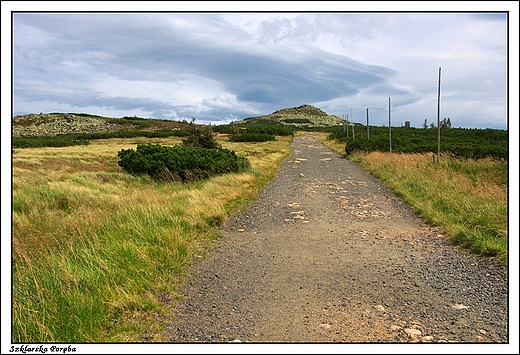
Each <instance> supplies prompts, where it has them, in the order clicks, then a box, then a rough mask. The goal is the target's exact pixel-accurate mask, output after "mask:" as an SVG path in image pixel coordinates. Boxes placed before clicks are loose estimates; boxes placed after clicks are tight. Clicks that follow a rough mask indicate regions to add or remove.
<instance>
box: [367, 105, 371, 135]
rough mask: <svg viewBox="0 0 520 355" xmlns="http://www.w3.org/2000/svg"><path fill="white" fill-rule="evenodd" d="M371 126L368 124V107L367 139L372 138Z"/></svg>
mask: <svg viewBox="0 0 520 355" xmlns="http://www.w3.org/2000/svg"><path fill="white" fill-rule="evenodd" d="M369 127H370V126H369V125H368V108H367V139H370V128H369Z"/></svg>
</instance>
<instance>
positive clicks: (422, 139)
mask: <svg viewBox="0 0 520 355" xmlns="http://www.w3.org/2000/svg"><path fill="white" fill-rule="evenodd" d="M351 132H352V131H350V134H349V137H346V135H345V133H344V132H343V127H338V128H336V129H334V130H332V131H331V133H330V135H329V139H336V140H339V141H342V142H344V143H345V152H346V153H347V154H350V153H352V152H354V151H364V152H372V151H382V152H387V151H389V150H390V139H389V129H388V127H374V126H371V127H370V137H369V138H367V132H366V126H362V125H356V126H355V138H352V136H351V135H352V133H351ZM508 145H509V136H508V131H504V130H498V129H464V128H450V129H441V145H440V150H441V153H447V154H452V155H455V156H458V157H461V158H473V159H481V158H485V157H492V158H497V159H505V160H508V156H509V153H508V148H509V147H508ZM392 152H395V153H429V152H432V153H436V152H437V129H436V128H434V129H431V128H422V129H421V128H408V127H392Z"/></svg>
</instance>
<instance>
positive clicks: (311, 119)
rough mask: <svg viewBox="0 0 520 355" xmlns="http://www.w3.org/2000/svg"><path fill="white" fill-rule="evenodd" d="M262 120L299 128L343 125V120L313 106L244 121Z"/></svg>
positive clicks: (286, 109) (286, 110)
mask: <svg viewBox="0 0 520 355" xmlns="http://www.w3.org/2000/svg"><path fill="white" fill-rule="evenodd" d="M262 120H265V121H274V122H278V123H281V124H284V125H291V126H297V127H298V126H307V127H328V126H335V125H341V124H343V121H342V119H341V118H339V117H338V116H335V115H329V114H328V113H326V112H325V111H323V110H321V109H319V108H317V107H315V106H312V105H301V106H298V107H292V108H284V109H281V110H278V111H275V112H273V113H271V114H269V115H266V116H258V117H249V118H246V119H244V122H245V123H258V122H260V121H262Z"/></svg>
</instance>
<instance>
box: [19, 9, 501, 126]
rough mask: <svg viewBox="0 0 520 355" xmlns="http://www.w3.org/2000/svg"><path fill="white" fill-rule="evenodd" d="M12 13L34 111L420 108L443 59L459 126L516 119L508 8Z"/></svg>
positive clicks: (211, 116) (26, 96)
mask: <svg viewBox="0 0 520 355" xmlns="http://www.w3.org/2000/svg"><path fill="white" fill-rule="evenodd" d="M497 17H498V18H497ZM14 18H15V22H14V31H15V46H14V48H15V52H14V74H15V76H14V79H15V81H14V111H15V113H22V112H28V111H29V108H30V107H33V106H34V105H30V106H29V105H28V103H30V102H40V103H41V102H47V104H46V105H45V106H46V107H53V106H52V103H54V104H55V106H54V107H56V108H59V107H60V106H59V105H69V106H71V107H79V108H90V107H95V106H96V102H98V106H99V109H98V111H100V110H101V111H102V108H105V109H106V110H112V112H114V110H116V111H117V112H125V115H133V112H136V111H139V112H148V113H150V114H152V113H153V114H161V115H163V117H181V116H183V115H195V114H196V115H200V119H203V120H211V121H218V120H224V119H225V117H238V118H240V117H242V118H245V117H250V116H251V115H256V114H268V113H270V112H272V111H275V110H278V109H280V108H283V107H292V106H298V105H301V104H303V103H317V104H320V105H324V106H323V107H321V108H323V109H330V110H333V112H329V113H331V114H338V115H341V114H342V113H344V112H345V111H348V110H349V109H350V107H353V108H356V109H357V110H365V106H367V105H368V106H370V107H372V109H373V111H374V112H377V111H378V110H382V109H380V107H384V106H385V102H386V101H387V99H388V97H389V96H391V97H392V100H393V101H394V102H395V104H396V115H397V114H399V113H400V112H401V113H402V114H403V116H407V117H410V116H423V115H424V114H425V112H430V111H431V110H432V108H431V103H432V102H435V96H436V91H437V71H438V67H442V68H443V81H442V93H443V95H444V96H445V102H446V103H445V110H446V111H447V112H446V113H447V115H450V117H451V115H452V116H457V117H452V122H453V121H457V120H458V121H460V122H461V126H466V125H467V126H477V127H480V126H486V125H488V124H489V122H490V121H491V122H494V123H491V124H492V125H495V126H496V127H499V128H502V127H503V126H504V123H505V120H506V117H505V115H506V107H505V102H506V101H505V88H506V83H505V79H506V50H507V43H506V21H505V18H504V17H503V16H502V18H500V16H496V15H494V16H472V15H468V14H448V13H440V14H433V13H428V14H421V13H386V14H377V13H351V14H348V13H345V14H341V13H335V14H315V13H304V14H302V13H242V14H235V13H224V14H218V13H215V14H202V13H195V14H188V13H185V14H175V13H158V14H150V13H148V14H138V13H132V14H129V13H126V14H117V13H114V14H66V13H65V14H38V13H33V14H30V15H27V14H16V15H15V17H14ZM197 106H200V107H197ZM483 106H485V107H486V109H485V110H482V107H483ZM125 107H127V111H125ZM461 108H464V109H461ZM224 110H227V112H225V111H224ZM433 111H435V108H434V109H433ZM327 112H328V111H327ZM484 112H485V113H484ZM488 115H493V117H492V118H489V116H488ZM374 119H376V117H374Z"/></svg>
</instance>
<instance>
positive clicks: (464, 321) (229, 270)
mask: <svg viewBox="0 0 520 355" xmlns="http://www.w3.org/2000/svg"><path fill="white" fill-rule="evenodd" d="M292 151H293V154H292V156H291V157H289V158H288V159H287V160H286V161H285V162H284V163H283V164H282V165H281V168H280V171H279V174H278V175H277V176H276V178H275V179H274V180H273V181H272V183H271V184H269V185H268V186H266V188H265V189H264V190H263V192H262V194H261V196H260V198H259V200H258V201H256V202H255V203H253V204H252V205H250V206H249V207H248V208H247V210H245V211H244V212H243V213H241V214H240V215H239V216H236V217H235V218H231V219H229V220H228V221H227V222H226V224H225V226H224V228H223V231H222V233H223V236H224V237H223V238H222V239H220V240H219V246H218V248H217V249H216V250H213V251H212V253H211V255H210V257H209V258H208V259H207V260H204V261H202V262H199V263H197V264H195V265H193V266H192V267H191V268H190V269H189V276H188V277H187V279H186V282H185V284H183V285H182V287H181V288H180V292H181V293H182V294H183V295H184V298H183V299H181V300H179V301H177V303H176V304H173V305H172V307H173V309H172V316H171V318H169V319H168V321H167V322H166V323H167V324H166V329H167V339H168V340H169V341H171V342H173V343H227V342H254V343H271V342H283V343H343V342H346V343H404V342H406V343H408V342H421V343H448V342H464V343H507V342H508V339H509V335H508V275H507V268H505V267H502V266H499V265H496V264H494V263H492V262H490V261H489V260H487V259H484V258H479V257H475V256H471V255H468V254H467V253H466V252H464V251H461V250H458V249H457V248H455V247H454V246H452V245H450V244H449V243H448V242H447V238H446V236H445V235H443V233H442V231H441V230H439V229H437V228H431V227H430V226H428V225H427V224H426V223H424V221H423V220H421V218H419V217H418V216H416V215H415V214H414V213H413V212H412V211H411V210H410V209H409V208H408V207H407V206H406V205H404V204H403V202H402V201H401V200H400V199H399V198H398V197H397V196H396V195H395V194H394V193H393V192H392V191H390V190H389V189H388V188H386V187H385V186H384V185H383V183H381V181H379V180H377V179H375V178H374V177H372V176H371V175H369V174H368V173H366V172H365V170H363V169H362V168H361V167H360V166H359V165H357V164H355V163H353V162H351V161H348V160H346V159H344V158H343V157H341V156H340V155H339V154H337V153H335V152H333V151H331V150H330V149H328V148H326V147H325V146H323V145H322V144H321V143H319V142H318V141H317V139H316V137H315V135H313V134H307V135H302V136H298V137H296V138H295V140H294V143H293V145H292Z"/></svg>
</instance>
